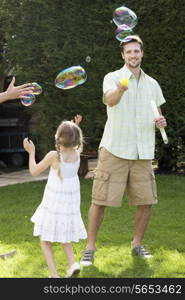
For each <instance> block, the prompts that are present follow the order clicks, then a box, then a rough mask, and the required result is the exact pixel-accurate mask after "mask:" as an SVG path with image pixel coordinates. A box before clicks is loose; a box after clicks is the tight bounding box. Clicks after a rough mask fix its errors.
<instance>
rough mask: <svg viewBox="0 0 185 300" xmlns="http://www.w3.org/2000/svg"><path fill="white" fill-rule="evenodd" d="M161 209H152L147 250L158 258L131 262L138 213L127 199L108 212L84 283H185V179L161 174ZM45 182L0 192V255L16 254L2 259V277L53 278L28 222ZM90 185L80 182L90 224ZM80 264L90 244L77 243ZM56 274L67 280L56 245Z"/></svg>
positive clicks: (65, 264)
mask: <svg viewBox="0 0 185 300" xmlns="http://www.w3.org/2000/svg"><path fill="white" fill-rule="evenodd" d="M156 180H157V185H158V204H157V205H155V206H154V207H153V215H152V218H151V222H150V224H149V227H148V229H147V232H146V234H145V237H144V241H143V243H144V245H145V246H146V247H147V248H148V250H149V251H151V252H152V254H153V255H154V256H153V258H152V259H150V260H142V259H139V258H136V257H132V255H131V252H130V242H131V240H132V237H133V232H134V213H135V208H133V207H129V206H128V204H127V201H126V199H125V201H124V203H123V206H122V207H121V208H107V210H106V216H105V220H104V222H103V224H102V226H101V229H100V231H99V234H98V239H97V251H96V255H95V261H94V265H93V266H91V267H88V268H83V269H82V271H81V273H80V275H79V277H85V278H93V277H94V278H98V277H102V278H116V277H117V278H185V236H184V228H185V227H184V219H185V218H184V212H185V177H184V176H175V175H169V176H167V175H157V176H156ZM45 183H46V182H45V181H42V182H32V183H23V184H17V185H12V186H7V187H1V188H0V254H2V253H4V252H7V251H11V250H16V251H17V253H16V255H15V256H14V257H12V258H5V259H0V277H1V278H4V277H6V278H41V277H48V276H49V273H48V270H47V266H46V263H45V260H44V258H43V255H42V252H41V249H40V244H39V239H38V238H37V237H33V224H32V223H31V221H30V217H31V216H32V214H33V212H34V211H35V209H36V207H37V206H38V204H39V203H40V201H41V198H42V194H43V189H44V186H45ZM91 188H92V180H87V179H81V195H82V199H81V212H82V217H83V219H84V223H85V224H86V225H87V215H88V209H89V206H90V201H91ZM73 245H74V251H75V256H76V259H77V260H80V257H81V253H82V251H83V250H84V248H85V245H86V241H85V240H83V241H81V242H80V243H74V244H73ZM53 248H54V251H55V257H56V264H57V268H58V273H59V275H60V276H61V277H64V276H65V274H66V270H67V267H68V266H67V261H66V258H65V255H64V253H63V251H61V247H60V245H59V244H57V243H54V244H53Z"/></svg>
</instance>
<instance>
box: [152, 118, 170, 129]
mask: <svg viewBox="0 0 185 300" xmlns="http://www.w3.org/2000/svg"><path fill="white" fill-rule="evenodd" d="M155 126H156V127H157V128H164V127H166V126H167V123H166V119H165V117H164V116H162V115H161V116H160V117H159V118H157V119H155Z"/></svg>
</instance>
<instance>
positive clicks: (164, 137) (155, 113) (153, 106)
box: [151, 100, 168, 144]
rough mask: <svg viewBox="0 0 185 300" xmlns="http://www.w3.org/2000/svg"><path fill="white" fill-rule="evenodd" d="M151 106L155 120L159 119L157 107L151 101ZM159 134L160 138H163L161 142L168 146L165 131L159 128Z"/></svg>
mask: <svg viewBox="0 0 185 300" xmlns="http://www.w3.org/2000/svg"><path fill="white" fill-rule="evenodd" d="M151 106H152V110H153V113H154V117H155V118H156V119H157V118H159V117H160V114H159V111H158V109H157V105H156V103H155V101H153V100H151ZM159 130H160V132H161V136H162V138H163V142H164V143H165V144H168V137H167V135H166V131H165V129H164V128H159Z"/></svg>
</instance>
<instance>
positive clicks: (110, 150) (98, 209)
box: [81, 35, 166, 266]
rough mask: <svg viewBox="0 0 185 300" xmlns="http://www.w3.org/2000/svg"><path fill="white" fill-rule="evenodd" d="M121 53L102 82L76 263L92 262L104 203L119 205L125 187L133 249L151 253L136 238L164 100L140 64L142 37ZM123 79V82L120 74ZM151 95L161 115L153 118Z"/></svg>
mask: <svg viewBox="0 0 185 300" xmlns="http://www.w3.org/2000/svg"><path fill="white" fill-rule="evenodd" d="M120 47H121V55H122V58H123V60H124V62H125V65H124V66H123V67H122V68H121V69H120V70H117V71H115V72H111V73H108V74H107V75H106V76H105V78H104V82H103V101H104V103H105V105H106V106H107V122H106V125H105V128H104V133H103V137H102V139H101V142H100V145H99V149H100V151H99V160H98V165H97V172H96V175H95V178H94V182H93V190H92V204H91V207H90V209H89V215H88V241H87V248H86V250H85V251H83V256H82V258H81V264H82V265H84V266H89V265H91V264H92V263H93V259H94V252H95V250H96V247H95V242H96V236H97V233H98V230H99V228H100V225H101V223H102V221H103V218H104V211H105V207H106V206H109V207H111V206H112V207H119V206H121V203H122V198H123V195H124V192H125V191H127V196H128V200H129V205H134V206H136V207H137V209H136V215H135V234H134V237H133V240H132V243H131V248H132V253H133V254H135V255H137V256H139V257H142V258H150V257H151V256H152V255H151V254H150V253H149V252H148V251H147V250H146V249H145V247H144V246H142V244H141V242H142V239H143V236H144V233H145V231H146V228H147V225H148V223H149V220H150V216H151V207H152V205H153V204H156V203H157V196H156V183H155V176H154V173H153V169H152V159H153V158H154V148H155V126H156V127H157V128H163V127H165V126H166V120H165V118H164V117H163V116H162V115H161V110H160V106H161V105H162V104H163V103H165V99H164V97H163V94H162V91H161V88H160V86H159V84H158V83H157V81H156V80H154V79H153V78H151V77H150V76H148V75H147V74H145V73H144V72H143V70H142V69H141V67H140V65H141V61H142V58H143V42H142V40H141V39H140V38H139V36H137V35H132V36H129V38H127V42H125V43H124V42H122V43H121V45H120ZM124 78H126V79H128V80H129V83H128V87H127V86H122V85H121V83H120V80H121V79H124ZM151 100H154V101H155V103H156V105H157V107H158V110H159V112H160V117H159V118H158V119H156V120H154V116H153V111H152V107H151Z"/></svg>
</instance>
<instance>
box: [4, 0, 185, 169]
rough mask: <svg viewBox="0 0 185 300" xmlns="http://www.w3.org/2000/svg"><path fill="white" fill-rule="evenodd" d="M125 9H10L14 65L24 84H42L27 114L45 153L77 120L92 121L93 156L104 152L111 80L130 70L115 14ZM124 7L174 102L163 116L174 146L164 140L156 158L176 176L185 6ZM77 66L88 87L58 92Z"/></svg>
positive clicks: (113, 2)
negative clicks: (64, 74)
mask: <svg viewBox="0 0 185 300" xmlns="http://www.w3.org/2000/svg"><path fill="white" fill-rule="evenodd" d="M121 5H123V3H122V2H120V1H118V0H93V1H87V0H75V1H73V0H66V1H60V0H54V1H49V0H32V1H29V0H22V1H13V0H9V1H3V10H2V12H1V14H2V16H3V18H4V19H3V20H4V22H5V24H6V26H4V27H6V43H7V49H6V57H7V59H8V61H9V63H10V62H11V63H12V65H13V66H14V67H15V71H14V73H15V75H16V78H17V83H22V82H25V81H29V82H33V81H37V82H38V83H39V84H41V86H42V87H43V90H44V92H43V93H42V94H41V95H39V96H37V102H36V104H35V105H33V106H32V107H29V108H27V109H26V110H27V111H28V112H29V113H30V114H31V116H32V119H31V126H30V130H31V133H32V134H33V135H34V136H35V139H36V140H37V141H38V140H39V143H38V147H40V151H41V152H42V153H45V152H46V151H48V150H49V149H51V148H53V142H54V141H53V136H54V132H55V130H56V128H57V126H58V124H59V123H60V121H61V120H63V119H71V118H72V117H73V116H74V115H75V114H77V113H80V114H82V115H83V118H84V121H83V122H82V125H81V126H82V129H83V132H84V135H85V137H86V138H87V139H86V140H87V144H86V147H85V149H86V150H87V149H94V148H96V149H97V147H98V144H99V141H100V138H101V136H102V133H103V128H104V124H105V121H106V108H105V106H104V105H103V104H102V100H101V99H102V81H103V77H104V75H105V74H106V73H107V72H110V71H113V70H115V69H118V68H120V67H121V66H122V64H123V61H122V59H121V56H120V51H119V42H118V41H117V40H116V39H115V37H114V31H115V29H116V26H115V24H114V23H113V22H111V20H112V14H113V11H114V10H115V9H116V8H117V7H119V6H121ZM124 5H125V6H127V7H129V8H131V9H132V10H133V11H134V12H135V13H136V15H137V16H138V24H137V25H136V27H135V28H134V32H135V33H137V34H139V35H140V36H141V38H142V39H143V41H144V60H143V69H144V71H145V72H146V73H148V74H149V75H151V76H152V77H154V78H155V79H156V80H157V81H158V82H159V84H160V86H161V88H162V90H163V93H164V97H165V99H166V101H167V103H166V104H165V105H164V107H162V111H163V113H164V115H165V116H166V118H167V121H168V127H167V134H168V137H169V144H168V145H164V144H163V142H162V140H161V136H160V134H159V133H158V132H157V139H156V158H157V159H158V160H159V166H160V168H161V170H166V171H172V170H174V171H175V170H176V169H177V166H178V164H179V163H182V162H184V161H185V147H184V141H185V110H184V100H185V99H184V98H185V96H184V95H185V86H184V84H183V83H182V81H183V75H184V62H183V57H184V49H185V31H184V16H185V13H184V7H183V1H181V0H176V1H174V0H158V1H148V0H130V1H125V3H124ZM7 16H9V18H7ZM87 56H90V57H91V61H90V62H89V63H87V62H86V60H85V59H86V57H87ZM72 65H81V66H82V67H84V68H85V70H86V72H87V75H88V80H87V82H86V83H85V84H83V85H81V86H79V87H76V88H75V89H71V90H61V89H58V88H56V87H55V86H54V80H55V77H56V76H57V74H58V73H59V72H60V71H61V70H62V69H65V68H67V67H70V66H72Z"/></svg>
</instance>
